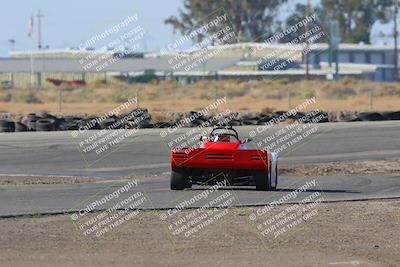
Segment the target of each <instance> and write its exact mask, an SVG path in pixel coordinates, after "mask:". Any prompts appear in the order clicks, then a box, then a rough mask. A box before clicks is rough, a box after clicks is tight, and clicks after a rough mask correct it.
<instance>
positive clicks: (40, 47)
mask: <svg viewBox="0 0 400 267" xmlns="http://www.w3.org/2000/svg"><path fill="white" fill-rule="evenodd" d="M36 16H37V18H38V49H39V50H42V18H43V17H44V16H43V14H41V13H40V9H39V10H38V13H37V15H36Z"/></svg>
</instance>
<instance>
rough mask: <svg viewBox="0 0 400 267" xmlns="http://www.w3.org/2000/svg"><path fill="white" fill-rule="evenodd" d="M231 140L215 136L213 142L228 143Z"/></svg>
mask: <svg viewBox="0 0 400 267" xmlns="http://www.w3.org/2000/svg"><path fill="white" fill-rule="evenodd" d="M230 140H231V138H230V137H229V136H228V135H217V136H216V137H215V142H230Z"/></svg>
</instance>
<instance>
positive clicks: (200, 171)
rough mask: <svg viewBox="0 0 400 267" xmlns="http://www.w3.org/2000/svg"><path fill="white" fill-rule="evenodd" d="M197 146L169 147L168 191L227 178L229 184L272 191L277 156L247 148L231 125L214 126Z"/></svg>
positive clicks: (276, 170)
mask: <svg viewBox="0 0 400 267" xmlns="http://www.w3.org/2000/svg"><path fill="white" fill-rule="evenodd" d="M200 140H201V141H202V145H201V146H200V147H199V148H191V147H182V148H172V149H171V154H170V164H171V190H183V189H185V188H191V187H192V184H200V185H213V184H216V183H217V182H221V181H226V182H227V184H228V185H231V186H249V185H253V186H254V185H255V186H256V188H257V190H275V189H276V187H277V184H278V168H277V164H278V156H277V154H276V153H273V152H269V151H266V150H264V149H247V147H246V145H245V144H246V143H248V142H250V141H251V139H248V138H246V139H244V140H243V141H241V140H240V139H239V135H238V133H237V131H236V130H235V129H233V128H232V127H231V126H222V127H221V126H220V127H215V128H214V129H213V130H212V131H211V133H210V135H209V136H208V137H205V136H203V137H201V139H200Z"/></svg>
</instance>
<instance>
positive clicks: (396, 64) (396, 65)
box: [393, 0, 399, 81]
mask: <svg viewBox="0 0 400 267" xmlns="http://www.w3.org/2000/svg"><path fill="white" fill-rule="evenodd" d="M398 13H399V0H395V6H394V21H393V22H394V29H393V38H394V51H393V52H394V56H393V65H394V70H393V81H398V80H399V53H398V48H397V37H398V32H397V15H398Z"/></svg>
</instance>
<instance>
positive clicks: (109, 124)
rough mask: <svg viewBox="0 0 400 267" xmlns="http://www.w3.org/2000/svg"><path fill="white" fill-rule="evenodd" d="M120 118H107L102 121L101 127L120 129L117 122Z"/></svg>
mask: <svg viewBox="0 0 400 267" xmlns="http://www.w3.org/2000/svg"><path fill="white" fill-rule="evenodd" d="M117 121H118V119H116V118H108V119H105V120H103V121H100V123H99V124H100V127H101V129H109V130H114V129H118V128H119V127H118V125H117V124H118V123H117Z"/></svg>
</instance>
